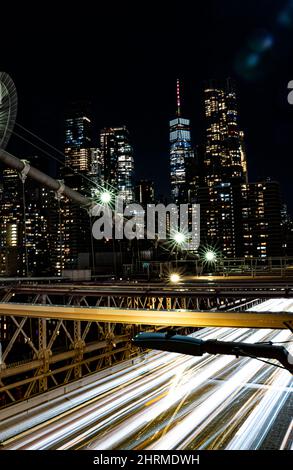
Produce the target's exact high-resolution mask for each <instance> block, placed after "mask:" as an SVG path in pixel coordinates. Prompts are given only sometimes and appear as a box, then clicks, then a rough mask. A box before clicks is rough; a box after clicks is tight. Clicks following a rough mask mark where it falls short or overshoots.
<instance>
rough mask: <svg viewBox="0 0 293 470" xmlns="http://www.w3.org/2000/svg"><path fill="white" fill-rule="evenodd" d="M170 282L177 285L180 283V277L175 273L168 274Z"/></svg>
mask: <svg viewBox="0 0 293 470" xmlns="http://www.w3.org/2000/svg"><path fill="white" fill-rule="evenodd" d="M170 281H171V282H172V283H173V284H177V283H178V282H180V276H179V274H177V273H172V274H170Z"/></svg>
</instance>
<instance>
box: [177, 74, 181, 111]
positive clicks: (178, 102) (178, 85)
mask: <svg viewBox="0 0 293 470" xmlns="http://www.w3.org/2000/svg"><path fill="white" fill-rule="evenodd" d="M177 116H178V117H179V116H180V81H179V78H177Z"/></svg>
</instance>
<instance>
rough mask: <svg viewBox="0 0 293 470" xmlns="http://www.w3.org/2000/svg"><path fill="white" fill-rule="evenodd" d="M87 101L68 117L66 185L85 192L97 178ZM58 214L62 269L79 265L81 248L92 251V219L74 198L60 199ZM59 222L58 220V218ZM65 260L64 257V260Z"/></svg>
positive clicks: (59, 264)
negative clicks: (71, 199) (95, 177)
mask: <svg viewBox="0 0 293 470" xmlns="http://www.w3.org/2000/svg"><path fill="white" fill-rule="evenodd" d="M89 108H90V106H89V103H87V102H77V103H73V104H72V105H71V106H70V108H69V109H68V110H67V115H66V118H65V168H64V170H63V172H62V173H63V178H64V182H65V184H66V185H68V186H69V187H71V188H72V189H75V190H76V191H79V192H81V193H83V194H85V195H91V190H92V187H93V185H94V184H95V182H94V181H93V182H91V178H90V177H91V176H94V175H92V157H93V156H94V154H93V152H92V140H91V133H92V124H91V118H90V110H89ZM59 206H60V210H59V211H58V212H59V216H58V217H59V218H58V227H59V228H58V233H59V235H58V237H57V245H58V240H60V242H59V243H61V244H62V246H61V247H60V250H59V252H60V253H59V254H60V261H59V262H58V269H59V270H61V271H62V269H63V268H64V267H66V268H76V267H77V265H78V256H79V253H81V252H89V251H90V219H89V215H88V214H87V212H86V211H85V210H84V209H83V208H81V207H79V206H78V205H76V204H74V203H73V202H71V201H69V200H66V199H62V201H60V204H59ZM56 223H57V222H56ZM61 260H63V261H61Z"/></svg>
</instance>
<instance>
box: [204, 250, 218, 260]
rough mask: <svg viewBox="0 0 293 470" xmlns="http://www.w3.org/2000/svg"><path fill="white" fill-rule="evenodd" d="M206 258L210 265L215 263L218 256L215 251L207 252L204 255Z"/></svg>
mask: <svg viewBox="0 0 293 470" xmlns="http://www.w3.org/2000/svg"><path fill="white" fill-rule="evenodd" d="M204 257H205V260H206V261H207V262H208V263H214V262H215V261H216V259H217V255H216V253H215V252H214V251H211V250H209V251H207V252H206V253H205V254H204Z"/></svg>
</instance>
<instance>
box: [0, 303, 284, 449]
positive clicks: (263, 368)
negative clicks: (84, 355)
mask: <svg viewBox="0 0 293 470" xmlns="http://www.w3.org/2000/svg"><path fill="white" fill-rule="evenodd" d="M254 309H255V310H257V312H258V313H259V314H260V315H261V313H262V312H263V311H271V312H274V311H279V310H288V311H290V312H293V301H292V300H291V301H289V300H288V299H278V300H277V299H274V300H269V301H266V302H264V303H263V304H259V305H258V306H256V307H254ZM194 336H196V337H199V338H203V339H209V338H218V339H222V340H227V341H228V340H229V341H231V340H235V341H237V340H238V341H246V342H259V341H274V342H284V341H286V342H287V341H291V343H292V341H293V336H292V334H291V333H290V332H289V331H288V330H287V331H285V330H282V331H280V330H251V329H247V328H245V329H236V328H222V329H215V328H205V329H202V330H200V331H198V332H196V333H194ZM291 343H290V342H289V343H287V346H288V348H289V349H290V350H291V353H292V345H291ZM271 362H272V363H273V362H274V361H271ZM102 374H103V375H101V372H100V373H97V374H95V375H94V376H93V380H92V381H91V383H87V384H85V385H84V386H81V387H79V388H78V389H76V390H75V391H70V392H68V393H65V394H64V395H63V396H59V397H57V398H56V397H55V398H54V392H48V393H46V394H45V395H44V401H43V402H42V403H40V404H38V405H35V406H34V407H32V405H30V403H33V401H31V400H29V401H28V403H27V408H28V409H27V411H24V412H23V413H20V412H19V405H15V406H12V407H10V408H8V409H7V410H6V411H5V410H4V413H6V414H5V417H4V419H2V423H1V425H0V439H1V441H2V448H3V449H31V450H33V449H60V450H66V449H92V450H95V449H100V450H106V449H138V450H139V449H153V450H159V449H166V450H168V449H170V450H171V449H243V450H244V449H260V448H262V447H266V448H270V449H279V448H282V449H289V448H290V446H291V444H292V424H290V421H291V417H290V415H289V413H288V412H286V410H288V408H287V407H288V402H289V399H290V396H291V395H292V387H293V380H292V376H291V374H290V373H289V372H288V371H286V370H284V369H281V368H277V367H275V366H273V365H272V364H264V363H263V362H261V361H259V360H256V359H251V358H240V359H236V358H234V357H231V356H210V355H208V354H206V355H204V356H203V357H190V356H184V355H181V354H174V353H166V352H156V351H150V352H146V353H143V354H142V355H141V356H140V357H139V358H136V359H134V360H133V361H125V362H124V363H123V364H122V365H121V367H119V368H114V369H111V370H109V373H108V375H107V369H106V370H104V371H103V373H102ZM95 377H96V380H94V378H95ZM50 397H51V399H50ZM32 400H34V399H32ZM14 410H15V411H14ZM281 412H282V413H281ZM0 417H1V413H0ZM280 420H281V421H280ZM274 429H278V433H277V436H278V437H277V438H275V439H274V440H272V441H269V442H268V439H269V436H270V435H271V432H272V431H273V430H274ZM275 435H276V433H275Z"/></svg>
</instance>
